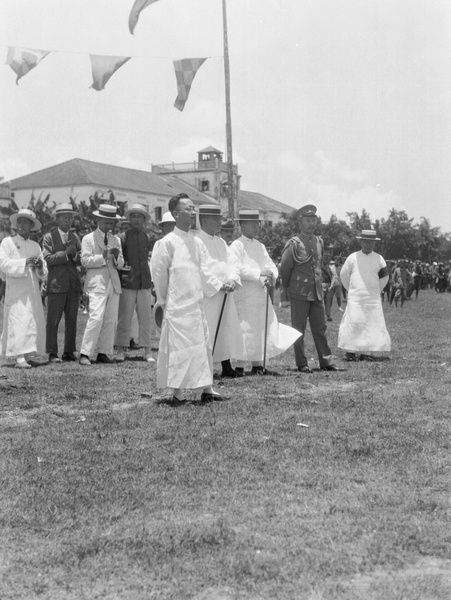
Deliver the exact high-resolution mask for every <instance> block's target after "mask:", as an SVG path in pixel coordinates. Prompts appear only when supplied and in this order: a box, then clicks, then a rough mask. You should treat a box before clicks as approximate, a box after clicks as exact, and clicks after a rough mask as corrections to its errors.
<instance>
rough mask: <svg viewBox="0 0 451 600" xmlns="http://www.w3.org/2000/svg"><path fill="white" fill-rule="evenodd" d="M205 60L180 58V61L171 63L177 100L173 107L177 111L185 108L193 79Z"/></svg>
mask: <svg viewBox="0 0 451 600" xmlns="http://www.w3.org/2000/svg"><path fill="white" fill-rule="evenodd" d="M206 60H207V59H206V58H182V60H174V61H173V62H174V69H175V78H176V80H177V98H176V99H175V102H174V106H175V108H178V110H180V111H181V110H183V109H184V108H185V104H186V101H187V100H188V96H189V93H190V90H191V84H192V83H193V79H194V77H195V76H196V73H197V71H198V70H199V69H200V67H201V66H202V65H203V63H204V62H205V61H206Z"/></svg>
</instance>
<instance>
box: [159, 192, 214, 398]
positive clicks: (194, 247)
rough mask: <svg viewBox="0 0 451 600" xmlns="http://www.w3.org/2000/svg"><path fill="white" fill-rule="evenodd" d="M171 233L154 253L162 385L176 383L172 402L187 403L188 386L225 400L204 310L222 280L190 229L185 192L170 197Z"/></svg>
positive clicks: (189, 206) (190, 205)
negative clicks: (160, 318) (215, 371)
mask: <svg viewBox="0 0 451 600" xmlns="http://www.w3.org/2000/svg"><path fill="white" fill-rule="evenodd" d="M169 210H170V212H171V214H172V216H173V217H174V219H175V228H174V231H173V232H172V233H169V234H168V235H166V236H165V237H164V238H163V239H162V240H160V241H159V244H158V247H157V248H156V250H154V252H153V254H152V258H151V271H152V277H153V282H154V285H155V291H156V294H157V300H158V304H159V305H160V306H162V307H163V310H164V316H163V321H162V325H161V336H160V347H159V352H158V360H157V387H159V388H172V390H173V392H172V393H173V396H172V402H173V403H174V404H180V403H183V402H185V399H184V397H183V390H184V389H199V388H200V389H202V395H201V400H202V401H210V400H220V399H221V395H220V394H218V393H217V392H215V391H214V390H213V387H212V384H213V362H212V355H211V346H210V339H209V333H208V326H207V320H206V318H205V311H204V294H205V295H206V296H207V297H209V296H213V295H214V294H216V293H217V292H218V291H219V290H220V289H221V288H223V284H222V282H221V281H219V279H217V278H216V277H214V276H213V275H212V274H208V269H207V267H206V260H207V257H206V250H205V246H204V245H203V243H202V242H201V241H200V240H199V239H198V238H196V237H195V236H194V235H193V234H192V233H190V228H191V224H192V219H193V217H194V204H193V202H192V201H191V200H190V199H189V197H188V196H187V195H186V194H178V195H177V196H174V197H173V198H171V199H170V201H169Z"/></svg>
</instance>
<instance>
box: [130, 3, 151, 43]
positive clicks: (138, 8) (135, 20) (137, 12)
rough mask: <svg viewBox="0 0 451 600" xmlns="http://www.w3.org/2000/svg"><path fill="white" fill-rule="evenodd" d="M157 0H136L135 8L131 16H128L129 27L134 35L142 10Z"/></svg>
mask: <svg viewBox="0 0 451 600" xmlns="http://www.w3.org/2000/svg"><path fill="white" fill-rule="evenodd" d="M157 1H158V0H135V3H134V4H133V8H132V9H131V11H130V16H129V17H128V28H129V29H130V33H131V34H132V35H133V32H134V31H135V27H136V24H137V23H138V19H139V15H140V12H141V11H142V10H144V9H145V8H147V7H148V6H150V5H151V4H153V3H154V2H157Z"/></svg>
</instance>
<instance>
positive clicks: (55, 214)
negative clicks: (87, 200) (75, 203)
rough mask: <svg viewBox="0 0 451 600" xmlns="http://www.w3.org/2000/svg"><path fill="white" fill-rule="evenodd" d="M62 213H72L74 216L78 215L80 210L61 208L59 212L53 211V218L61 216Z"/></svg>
mask: <svg viewBox="0 0 451 600" xmlns="http://www.w3.org/2000/svg"><path fill="white" fill-rule="evenodd" d="M60 215H72V216H73V217H75V215H78V212H77V211H75V210H60V211H58V212H55V213H53V218H54V219H56V217H59V216H60Z"/></svg>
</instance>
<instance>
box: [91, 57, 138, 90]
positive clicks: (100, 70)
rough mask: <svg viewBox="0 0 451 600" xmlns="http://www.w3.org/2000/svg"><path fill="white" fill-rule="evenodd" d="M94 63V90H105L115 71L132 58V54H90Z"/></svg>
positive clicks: (92, 63)
mask: <svg viewBox="0 0 451 600" xmlns="http://www.w3.org/2000/svg"><path fill="white" fill-rule="evenodd" d="M89 58H90V59H91V65H92V79H93V82H92V85H91V87H92V88H93V89H94V90H97V91H98V92H100V90H103V89H104V88H105V86H106V84H107V82H108V80H109V79H110V77H111V76H112V75H114V73H116V71H117V70H118V69H120V68H121V67H122V65H125V63H126V62H127V61H128V60H130V58H131V56H103V55H99V54H90V55H89Z"/></svg>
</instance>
